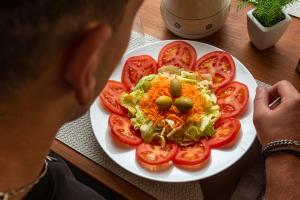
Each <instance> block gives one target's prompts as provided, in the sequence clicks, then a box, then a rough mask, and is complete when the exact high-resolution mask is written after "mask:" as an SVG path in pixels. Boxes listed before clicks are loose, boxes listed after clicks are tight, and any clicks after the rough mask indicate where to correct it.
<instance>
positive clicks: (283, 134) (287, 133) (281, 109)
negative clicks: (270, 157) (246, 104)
mask: <svg viewBox="0 0 300 200" xmlns="http://www.w3.org/2000/svg"><path fill="white" fill-rule="evenodd" d="M278 97H280V98H281V103H280V104H279V105H278V106H277V107H275V108H273V110H272V109H270V108H269V104H270V103H272V101H274V100H275V99H276V98H278ZM253 120H254V125H255V127H256V131H257V135H258V139H259V141H260V143H261V144H262V146H265V145H266V144H267V143H269V142H271V141H274V140H279V139H293V140H300V93H299V92H298V91H297V90H296V88H294V87H293V85H292V84H291V83H289V82H288V81H280V82H278V83H276V84H275V85H273V86H272V87H271V88H262V87H258V88H257V90H256V96H255V100H254V117H253Z"/></svg>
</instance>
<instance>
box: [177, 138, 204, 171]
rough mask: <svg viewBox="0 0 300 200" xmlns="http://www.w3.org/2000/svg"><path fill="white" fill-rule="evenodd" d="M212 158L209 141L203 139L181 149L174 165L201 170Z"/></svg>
mask: <svg viewBox="0 0 300 200" xmlns="http://www.w3.org/2000/svg"><path fill="white" fill-rule="evenodd" d="M209 157H210V146H209V144H208V142H207V140H205V139H202V140H200V141H199V142H198V143H195V144H192V145H190V146H187V147H179V150H178V153H177V154H176V156H175V157H174V159H173V163H174V164H175V165H177V166H179V167H183V168H186V169H199V168H201V167H203V166H204V165H205V164H206V162H207V161H208V159H209Z"/></svg>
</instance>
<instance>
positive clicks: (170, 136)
mask: <svg viewBox="0 0 300 200" xmlns="http://www.w3.org/2000/svg"><path fill="white" fill-rule="evenodd" d="M234 76H235V64H234V61H233V59H232V57H231V55H230V54H228V53H227V52H223V51H214V52H210V53H208V54H206V55H204V56H202V57H200V58H199V59H198V60H197V53H196V50H195V49H194V47H193V46H191V45H190V44H189V43H186V42H183V41H175V42H171V43H169V44H167V45H166V46H164V47H163V48H162V49H161V51H160V53H159V56H158V61H156V60H155V59H154V58H152V57H151V56H149V55H138V56H133V57H130V58H128V59H127V61H126V63H125V65H124V67H123V72H122V77H121V82H118V81H113V80H109V81H108V83H107V85H106V86H105V88H104V89H103V91H102V92H101V94H100V100H101V101H100V102H101V103H102V106H104V107H105V108H106V109H107V110H108V111H110V112H111V115H110V116H109V120H108V121H109V127H110V129H111V136H112V137H113V138H114V139H115V141H116V142H117V143H120V144H122V145H126V146H130V147H131V148H135V149H136V159H137V161H138V163H139V164H140V165H141V166H143V167H145V168H146V169H149V170H152V171H157V170H164V169H167V168H169V167H170V166H171V165H173V164H174V165H175V166H177V167H180V168H184V169H188V170H198V169H200V168H201V167H203V166H205V165H206V163H207V161H208V160H209V159H210V152H211V149H212V148H231V147H232V146H233V145H234V144H235V143H236V141H237V139H238V138H239V133H240V129H241V124H240V122H239V120H238V117H239V116H241V115H242V114H243V113H244V112H245V110H246V109H247V104H248V98H249V92H248V88H247V86H246V85H244V84H243V83H240V82H237V81H233V79H234ZM129 159H130V158H129Z"/></svg>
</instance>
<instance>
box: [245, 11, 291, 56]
mask: <svg viewBox="0 0 300 200" xmlns="http://www.w3.org/2000/svg"><path fill="white" fill-rule="evenodd" d="M253 11H254V9H252V10H250V11H249V12H248V13H247V27H248V35H249V38H250V41H251V42H252V44H253V45H254V46H255V47H256V48H257V49H259V50H264V49H267V48H269V47H272V46H273V45H274V44H276V42H277V41H278V40H279V39H280V38H281V36H282V35H283V33H284V32H285V30H286V29H287V27H288V25H289V24H290V21H291V17H290V16H289V15H288V14H287V13H286V12H285V11H283V13H284V15H285V19H284V20H282V21H280V22H278V23H277V24H275V25H273V26H271V27H264V26H263V25H262V24H261V23H260V22H259V21H257V19H256V18H255V17H254V16H253V14H252V13H253Z"/></svg>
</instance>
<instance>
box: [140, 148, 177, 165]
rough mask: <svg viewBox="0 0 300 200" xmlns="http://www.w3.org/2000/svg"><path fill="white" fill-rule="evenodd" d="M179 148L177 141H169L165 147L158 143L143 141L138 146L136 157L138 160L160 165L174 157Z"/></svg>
mask: <svg viewBox="0 0 300 200" xmlns="http://www.w3.org/2000/svg"><path fill="white" fill-rule="evenodd" d="M177 150H178V145H177V144H175V143H167V144H166V145H165V146H164V147H162V146H161V145H156V144H149V143H142V144H140V145H139V146H137V148H136V158H137V160H138V161H142V162H143V163H147V164H150V165H160V164H164V163H167V162H169V161H171V160H172V159H173V157H174V156H175V155H176V153H177Z"/></svg>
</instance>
